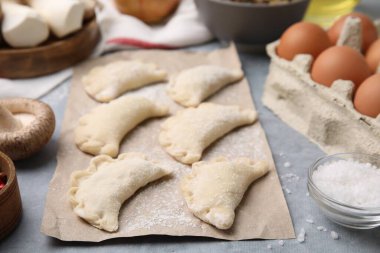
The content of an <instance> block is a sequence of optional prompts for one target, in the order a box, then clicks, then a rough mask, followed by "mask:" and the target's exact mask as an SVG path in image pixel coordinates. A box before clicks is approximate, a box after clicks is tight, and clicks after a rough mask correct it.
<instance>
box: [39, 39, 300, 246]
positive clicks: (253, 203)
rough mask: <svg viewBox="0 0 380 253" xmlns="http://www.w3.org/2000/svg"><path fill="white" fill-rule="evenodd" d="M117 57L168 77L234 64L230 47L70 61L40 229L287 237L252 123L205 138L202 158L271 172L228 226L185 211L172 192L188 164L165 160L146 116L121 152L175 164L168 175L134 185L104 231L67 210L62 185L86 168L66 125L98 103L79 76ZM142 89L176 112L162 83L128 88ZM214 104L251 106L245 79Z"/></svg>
mask: <svg viewBox="0 0 380 253" xmlns="http://www.w3.org/2000/svg"><path fill="white" fill-rule="evenodd" d="M117 59H139V60H142V61H146V62H154V63H156V64H157V65H159V66H160V67H161V68H163V69H166V70H167V71H168V72H169V74H170V75H173V74H176V73H178V72H179V71H181V70H182V69H186V68H189V67H192V66H196V65H200V64H215V65H221V66H225V67H229V68H232V67H233V68H238V67H241V63H240V61H239V58H238V55H237V53H236V50H235V47H234V46H230V47H229V48H227V49H221V50H217V51H213V52H206V53H205V52H185V51H160V50H146V51H128V52H121V53H115V54H112V55H108V56H105V57H102V58H98V59H95V60H91V61H89V62H86V63H84V64H82V65H81V66H79V67H77V68H76V69H75V72H74V76H73V80H72V85H71V90H70V94H69V99H68V104H67V109H66V113H65V118H64V122H63V126H62V133H61V137H60V140H59V150H58V157H57V160H58V163H57V168H56V172H55V174H54V176H53V179H52V180H51V182H50V185H49V192H48V195H47V199H46V206H45V212H44V217H43V221H42V225H41V231H42V232H43V233H44V234H46V235H48V236H52V237H56V238H58V239H61V240H65V241H96V242H97V241H102V240H106V239H110V238H116V237H132V236H141V235H155V234H156V235H157V234H160V235H172V236H205V237H214V238H220V239H226V240H243V239H254V238H262V239H288V238H294V230H293V225H292V221H291V218H290V215H289V210H288V208H287V205H286V201H285V199H284V196H283V192H282V189H281V185H280V182H279V179H278V175H277V172H276V169H275V166H274V162H273V159H272V154H271V151H270V148H269V146H268V143H267V140H266V137H265V134H264V131H263V129H262V128H261V125H260V123H259V122H257V123H255V124H254V125H251V126H246V127H241V128H239V129H237V130H235V131H233V132H231V133H230V134H228V135H227V136H225V137H224V138H221V139H220V140H219V141H217V142H215V143H214V144H212V145H211V146H210V147H209V148H208V149H207V150H206V151H205V152H204V155H203V157H202V160H210V159H212V158H214V157H217V156H226V157H228V158H236V157H239V156H248V157H250V158H252V159H266V160H268V161H269V163H270V167H271V168H270V172H269V173H268V174H267V175H266V176H265V177H263V178H261V179H260V180H258V181H256V182H255V183H253V185H252V186H251V187H250V188H249V189H248V191H247V192H246V194H245V196H244V198H243V200H242V202H241V203H240V205H239V207H238V208H237V210H236V219H235V223H234V225H233V227H232V228H231V229H229V230H227V231H222V230H218V229H216V228H214V227H212V226H210V225H208V224H206V223H204V222H202V221H200V220H199V219H198V218H196V217H194V216H193V215H192V214H191V213H190V212H189V211H188V209H187V206H186V203H185V201H184V200H183V198H182V196H181V193H180V190H179V179H180V178H181V177H182V176H183V175H184V174H185V173H189V172H190V170H191V168H190V167H189V166H186V165H182V164H181V163H179V162H176V161H175V160H174V159H172V158H171V157H170V156H169V155H168V154H166V152H165V151H164V150H163V149H162V148H161V147H160V145H159V143H158V134H159V129H160V124H161V123H162V122H163V121H164V120H165V119H152V120H148V121H146V122H144V123H143V124H141V125H140V126H138V127H137V128H136V129H135V130H133V131H132V132H130V133H129V134H128V135H127V136H126V137H125V139H124V140H123V142H122V146H121V152H128V151H130V152H143V153H145V154H146V155H147V156H148V158H150V159H152V160H156V161H160V162H161V164H162V166H167V167H170V168H172V169H174V175H173V176H172V177H170V178H165V179H162V180H159V181H157V182H154V183H152V184H149V185H148V186H146V187H145V188H143V189H141V190H139V191H138V192H137V193H136V194H135V195H134V196H133V197H132V198H131V199H129V200H127V201H126V203H125V204H124V205H123V206H122V208H121V211H120V216H119V230H118V231H117V232H116V233H108V232H104V231H102V230H99V229H97V228H94V227H92V226H90V225H89V224H87V223H86V222H85V221H83V220H81V219H80V218H78V217H77V216H76V215H75V214H74V212H73V211H72V209H71V206H70V204H69V201H68V196H67V191H68V189H69V178H70V174H71V173H72V172H73V171H74V170H82V169H85V168H87V166H88V164H89V161H90V159H91V158H92V156H90V155H86V154H84V153H82V152H81V151H80V150H78V149H77V148H76V146H75V144H74V141H73V140H74V136H73V130H74V129H75V126H76V124H77V121H78V119H79V117H80V116H81V115H83V114H85V113H86V112H88V111H89V110H90V109H91V108H93V107H95V106H97V105H98V103H97V102H95V101H94V100H92V99H91V98H90V97H88V96H87V95H86V93H85V91H84V90H83V88H82V84H81V82H80V79H81V77H82V76H83V75H84V74H85V73H86V72H87V71H88V70H90V69H91V68H92V67H94V66H96V65H104V64H105V63H108V62H112V61H115V60H117ZM135 94H138V95H141V96H144V97H147V98H150V99H153V100H155V101H157V102H159V103H161V104H165V105H167V106H169V107H170V111H171V112H172V113H175V112H176V111H177V110H180V109H182V107H180V106H179V105H177V104H176V103H174V102H173V101H172V100H171V99H170V98H169V97H168V96H167V95H166V93H165V84H164V83H161V84H154V85H150V86H148V87H144V88H142V89H139V90H136V91H133V92H129V93H128V94H127V95H135ZM208 101H210V102H215V103H220V104H236V105H239V106H241V107H244V108H253V107H254V105H253V103H252V98H251V96H250V90H249V85H248V82H247V80H246V79H244V80H242V81H241V82H239V83H236V84H232V85H229V86H227V87H226V88H224V89H223V90H222V91H220V92H218V93H217V94H216V95H214V96H212V97H211V98H210V99H208Z"/></svg>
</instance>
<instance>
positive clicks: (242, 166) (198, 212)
mask: <svg viewBox="0 0 380 253" xmlns="http://www.w3.org/2000/svg"><path fill="white" fill-rule="evenodd" d="M267 172H268V163H267V162H266V161H257V162H256V161H253V160H250V159H249V158H239V159H236V160H233V161H229V160H226V159H224V158H218V159H215V160H214V161H211V162H203V161H202V162H197V163H194V164H193V166H192V172H191V173H190V174H188V175H186V176H184V178H182V180H181V190H182V194H183V196H184V198H185V200H186V203H187V206H188V208H189V209H190V211H191V212H192V213H193V214H194V215H195V216H197V217H198V218H199V219H201V220H203V221H205V222H207V223H209V224H212V225H214V226H215V227H217V228H219V229H229V228H230V227H231V226H232V224H233V223H234V220H235V208H236V207H237V206H238V205H239V203H240V201H241V200H242V198H243V196H244V193H245V191H246V190H247V188H248V187H249V185H250V184H251V183H252V182H253V181H255V180H256V179H258V178H260V177H262V176H264V175H265V174H266V173H267Z"/></svg>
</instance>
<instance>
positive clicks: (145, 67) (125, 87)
mask: <svg viewBox="0 0 380 253" xmlns="http://www.w3.org/2000/svg"><path fill="white" fill-rule="evenodd" d="M165 79H166V72H165V71H163V70H161V69H158V68H157V66H156V65H154V64H152V63H142V62H139V61H116V62H112V63H109V64H107V65H105V66H101V67H95V68H93V69H92V70H91V71H90V72H89V73H88V74H87V75H86V76H84V77H83V78H82V82H83V84H84V89H85V90H86V92H87V93H88V94H89V95H90V96H91V97H93V98H94V99H96V100H97V101H99V102H109V101H111V100H112V99H114V98H117V97H119V96H120V95H122V94H123V93H125V92H126V91H129V90H133V89H137V88H140V87H142V86H145V85H148V84H151V83H155V82H160V81H163V80H165Z"/></svg>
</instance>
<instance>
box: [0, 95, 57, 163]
mask: <svg viewBox="0 0 380 253" xmlns="http://www.w3.org/2000/svg"><path fill="white" fill-rule="evenodd" d="M0 106H3V107H5V108H6V109H8V110H9V111H10V112H11V113H12V114H17V113H28V114H32V115H34V117H35V119H34V120H33V121H32V122H30V124H28V125H25V126H23V127H22V128H20V129H17V130H15V131H7V132H0V151H2V152H4V153H5V154H7V155H8V156H9V157H10V158H11V159H12V160H20V159H24V158H27V157H30V156H31V155H33V154H34V153H36V152H38V151H39V150H40V149H41V148H42V147H43V146H44V145H45V144H46V143H47V142H48V141H49V140H50V138H51V136H52V135H53V133H54V129H55V116H54V112H53V111H52V109H51V108H50V106H49V105H47V104H45V103H43V102H40V101H38V100H34V99H28V98H8V99H0Z"/></svg>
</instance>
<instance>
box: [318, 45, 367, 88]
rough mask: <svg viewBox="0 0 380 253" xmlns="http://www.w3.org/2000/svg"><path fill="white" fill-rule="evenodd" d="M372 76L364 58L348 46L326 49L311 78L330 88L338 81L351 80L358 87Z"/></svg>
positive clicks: (319, 58)
mask: <svg viewBox="0 0 380 253" xmlns="http://www.w3.org/2000/svg"><path fill="white" fill-rule="evenodd" d="M370 75H371V70H370V69H369V67H368V64H367V62H366V61H365V58H364V56H363V55H362V54H360V53H359V52H357V51H356V50H354V49H352V48H350V47H348V46H334V47H330V48H328V49H326V50H325V51H323V52H322V53H321V54H320V55H319V56H318V58H317V59H316V60H315V61H314V64H313V66H312V68H311V78H312V79H313V80H314V81H315V82H317V83H320V84H323V85H326V86H328V87H330V86H331V85H332V83H333V82H334V81H335V80H338V79H342V80H351V81H352V82H353V83H354V84H355V86H356V87H358V86H359V85H360V84H361V83H362V82H363V81H364V80H365V79H366V78H367V77H369V76H370Z"/></svg>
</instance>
